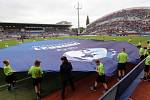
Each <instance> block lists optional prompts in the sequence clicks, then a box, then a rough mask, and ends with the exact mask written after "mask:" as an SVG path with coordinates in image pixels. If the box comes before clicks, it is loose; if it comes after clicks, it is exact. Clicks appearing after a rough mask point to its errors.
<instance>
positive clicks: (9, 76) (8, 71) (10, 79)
mask: <svg viewBox="0 0 150 100" xmlns="http://www.w3.org/2000/svg"><path fill="white" fill-rule="evenodd" d="M3 64H4V74H5V76H6V77H5V81H6V82H7V83H8V90H9V91H10V90H11V89H12V87H14V84H15V76H14V71H13V69H12V67H11V65H10V63H9V61H8V60H4V61H3Z"/></svg>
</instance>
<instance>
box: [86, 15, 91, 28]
mask: <svg viewBox="0 0 150 100" xmlns="http://www.w3.org/2000/svg"><path fill="white" fill-rule="evenodd" d="M89 23H90V21H89V16H87V18H86V26H87V25H88V24H89Z"/></svg>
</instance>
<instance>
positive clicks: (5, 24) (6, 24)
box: [0, 22, 72, 27]
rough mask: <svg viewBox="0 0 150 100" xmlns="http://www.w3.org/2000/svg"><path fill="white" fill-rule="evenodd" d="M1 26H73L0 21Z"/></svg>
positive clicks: (67, 25)
mask: <svg viewBox="0 0 150 100" xmlns="http://www.w3.org/2000/svg"><path fill="white" fill-rule="evenodd" d="M0 26H17V27H71V26H72V25H69V24H66V25H65V24H37V23H9V22H0Z"/></svg>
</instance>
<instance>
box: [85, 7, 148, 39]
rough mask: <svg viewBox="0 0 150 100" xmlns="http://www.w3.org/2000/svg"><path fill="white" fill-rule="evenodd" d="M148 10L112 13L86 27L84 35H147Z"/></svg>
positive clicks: (128, 10)
mask: <svg viewBox="0 0 150 100" xmlns="http://www.w3.org/2000/svg"><path fill="white" fill-rule="evenodd" d="M149 13H150V8H149V7H147V8H144V7H139V8H138V7H136V8H128V9H123V10H120V11H116V12H113V13H112V14H109V15H106V16H104V17H102V18H99V19H97V20H96V21H94V22H92V23H91V24H89V25H88V26H87V29H86V33H90V34H99V35H104V34H106V35H115V36H119V35H123V36H125V35H149V34H150V27H149V25H150V21H149V18H150V15H149Z"/></svg>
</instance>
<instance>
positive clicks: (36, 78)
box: [28, 60, 43, 99]
mask: <svg viewBox="0 0 150 100" xmlns="http://www.w3.org/2000/svg"><path fill="white" fill-rule="evenodd" d="M40 63H41V61H39V60H36V61H35V62H34V66H31V67H30V69H29V71H28V74H29V75H31V77H32V80H33V85H34V89H35V93H36V94H37V98H38V99H40V98H41V95H40V92H41V91H40V89H41V81H42V74H43V72H42V69H41V67H40Z"/></svg>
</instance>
